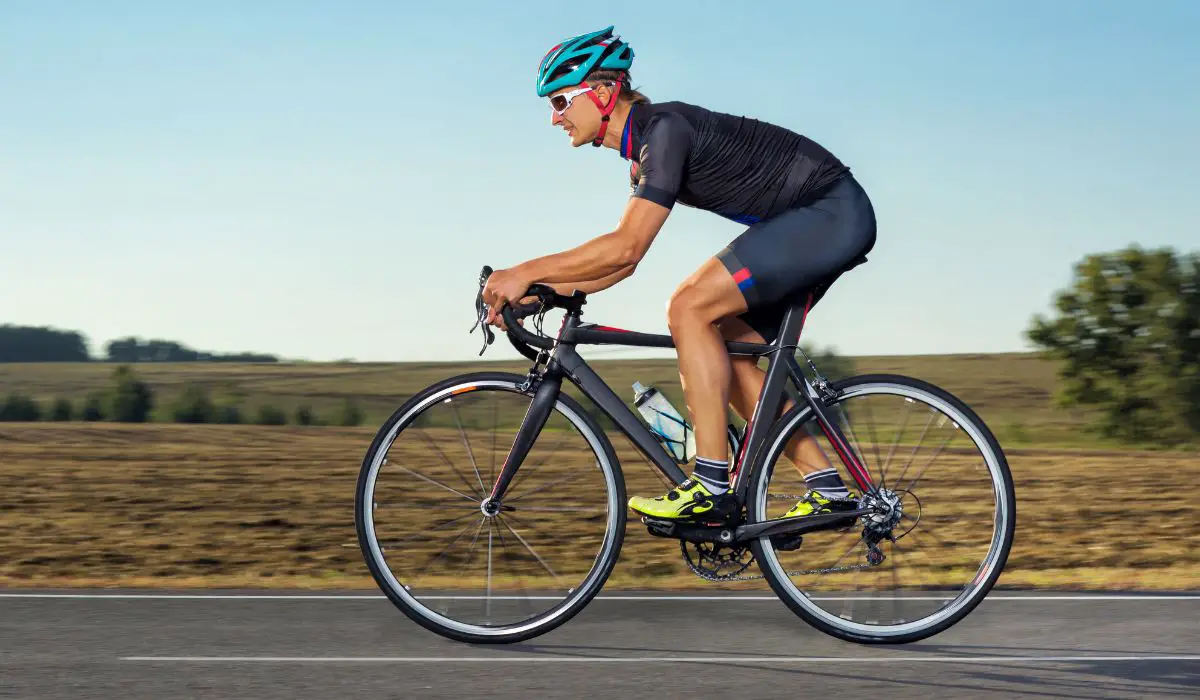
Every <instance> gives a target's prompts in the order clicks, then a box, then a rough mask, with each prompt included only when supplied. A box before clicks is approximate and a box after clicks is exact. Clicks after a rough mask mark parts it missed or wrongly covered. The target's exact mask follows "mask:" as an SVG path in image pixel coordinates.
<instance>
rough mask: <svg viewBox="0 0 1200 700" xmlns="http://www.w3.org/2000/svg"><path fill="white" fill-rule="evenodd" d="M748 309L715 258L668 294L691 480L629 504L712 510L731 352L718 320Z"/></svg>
mask: <svg viewBox="0 0 1200 700" xmlns="http://www.w3.org/2000/svg"><path fill="white" fill-rule="evenodd" d="M745 310H746V300H745V299H744V298H743V297H742V292H741V290H739V289H738V286H737V284H736V283H735V282H734V281H733V276H732V275H730V273H729V271H728V270H727V269H726V268H725V266H724V265H723V264H722V263H721V262H720V261H719V260H717V259H716V258H710V259H709V260H708V261H707V262H705V263H704V264H703V265H701V266H700V269H698V270H696V272H695V273H693V274H692V276H691V277H689V278H688V279H687V280H685V281H684V282H683V284H681V285H679V288H678V289H676V290H675V293H674V294H673V295H672V296H671V301H670V304H669V305H668V307H667V323H668V325H669V327H670V329H671V337H672V338H673V339H674V340H675V348H676V352H677V355H678V357H679V375H680V380H681V382H682V384H683V392H684V397H685V400H686V401H687V407H688V410H689V412H690V413H691V416H692V425H693V429H694V430H695V432H696V468H695V469H694V470H693V472H692V477H693V478H692V479H691V480H689V481H691V482H692V483H689V484H687V485H685V487H684V488H682V489H672V490H671V491H670V492H668V493H667V495H665V496H662V497H659V498H653V499H651V498H644V497H640V496H634V497H632V498H630V499H629V506H630V507H631V508H632V509H633V510H635V511H637V512H640V513H643V514H645V515H649V516H651V517H658V518H682V517H690V516H693V515H700V514H702V513H705V512H708V511H709V510H712V508H713V507H714V504H713V503H712V501H711V500H709V499H708V498H707V497H708V496H713V495H720V494H722V493H724V492H725V491H727V490H728V487H729V455H728V451H729V447H728V444H727V443H726V436H725V427H726V425H727V421H728V415H729V414H728V412H727V411H728V406H729V383H730V380H731V376H732V375H731V370H730V366H729V353H728V351H726V349H725V343H724V341H723V340H722V338H721V331H720V330H719V329H718V328H717V326H716V322H717V320H718V319H721V318H723V317H725V316H729V315H731V314H737V313H741V312H743V311H745Z"/></svg>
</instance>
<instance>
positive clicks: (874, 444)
mask: <svg viewBox="0 0 1200 700" xmlns="http://www.w3.org/2000/svg"><path fill="white" fill-rule="evenodd" d="M864 406H865V407H866V411H867V434H868V435H869V436H870V438H871V448H872V449H873V450H874V452H875V464H877V465H880V471H879V481H880V485H879V487H880V488H884V487H885V486H886V485H887V484H886V483H885V482H884V481H883V469H882V465H883V459H882V458H881V457H880V456H879V440H878V439H877V438H876V437H875V413H874V412H873V411H872V410H871V402H870V401H865V402H864ZM869 471H870V469H869V468H868V472H869Z"/></svg>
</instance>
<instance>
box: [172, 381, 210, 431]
mask: <svg viewBox="0 0 1200 700" xmlns="http://www.w3.org/2000/svg"><path fill="white" fill-rule="evenodd" d="M216 412H217V409H216V406H214V405H213V402H212V399H211V398H209V395H208V391H207V390H205V388H204V387H202V386H199V385H196V384H188V385H187V387H186V388H184V390H183V394H181V395H180V396H179V398H177V399H176V400H175V403H174V404H173V405H172V406H171V416H172V418H173V419H174V420H175V422H176V423H212V422H213V421H214V420H215V419H216Z"/></svg>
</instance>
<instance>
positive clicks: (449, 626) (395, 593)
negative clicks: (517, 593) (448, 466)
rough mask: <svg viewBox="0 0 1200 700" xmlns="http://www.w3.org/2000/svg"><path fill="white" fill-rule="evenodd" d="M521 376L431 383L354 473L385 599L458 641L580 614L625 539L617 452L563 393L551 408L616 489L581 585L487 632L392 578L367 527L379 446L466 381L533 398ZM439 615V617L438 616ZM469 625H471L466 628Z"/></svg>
mask: <svg viewBox="0 0 1200 700" xmlns="http://www.w3.org/2000/svg"><path fill="white" fill-rule="evenodd" d="M525 379H526V377H525V375H520V374H512V373H506V372H474V373H469V374H463V375H458V376H455V377H450V378H447V379H444V380H442V381H440V382H437V383H435V384H432V385H430V386H429V387H427V388H425V389H423V390H422V391H420V392H418V393H417V394H415V395H413V396H412V397H411V398H409V399H408V401H406V402H405V403H404V404H403V405H401V406H400V408H398V409H396V411H395V412H393V413H392V415H391V416H390V417H389V418H388V419H387V420H386V421H385V422H384V424H383V425H382V426H381V427H380V429H379V430H378V431H377V433H376V435H375V438H374V440H373V441H372V443H371V445H370V447H369V448H368V450H367V452H366V455H365V456H364V458H363V462H362V466H361V468H360V471H359V478H358V483H357V487H356V490H355V499H354V506H355V508H354V510H355V513H354V520H355V528H356V530H357V533H358V541H359V548H360V550H361V552H362V555H363V558H364V560H365V562H366V564H367V568H368V569H369V571H370V572H371V576H372V577H373V578H374V580H375V583H376V585H377V586H378V587H379V588H380V590H381V591H383V593H384V594H385V595H386V596H387V598H388V599H389V600H390V601H391V602H392V604H393V605H394V606H396V607H397V608H398V609H399V610H400V611H401V612H402V613H404V614H405V615H406V616H407V617H408V618H409V619H411V620H413V621H414V622H416V623H417V624H419V625H421V626H422V627H424V628H426V629H428V630H430V631H432V632H434V633H436V634H439V635H441V636H443V637H447V638H449V639H453V640H456V641H460V642H469V643H482V644H511V643H514V642H520V641H524V640H527V639H530V638H532V637H536V636H538V635H542V634H545V633H547V632H549V631H551V630H553V629H554V628H556V627H558V626H559V625H562V624H563V623H565V622H567V621H568V620H570V619H571V618H572V617H574V616H575V615H576V614H578V613H579V611H580V610H582V609H583V608H584V607H585V606H586V605H587V604H588V603H589V602H591V600H592V599H593V598H594V597H595V596H596V594H597V593H599V592H600V590H601V589H602V588H603V586H604V584H605V582H606V581H607V580H608V577H609V575H610V574H611V573H612V570H613V567H614V566H615V565H616V562H617V560H618V559H619V557H620V552H621V546H622V544H623V542H624V536H625V525H626V512H625V505H626V492H625V479H624V475H623V473H622V471H621V465H620V462H619V461H618V460H617V455H616V451H615V450H614V449H613V447H612V444H611V442H610V441H609V439H608V437H607V435H605V433H604V431H603V429H601V428H600V426H599V425H598V424H597V422H596V421H595V419H593V418H592V417H591V416H590V415H589V414H588V413H587V412H586V411H585V410H584V409H583V408H582V406H580V405H579V403H578V402H577V401H576V400H575V399H573V398H572V397H570V396H569V395H567V394H566V393H560V394H559V396H558V398H557V400H556V403H555V407H554V410H555V411H557V412H559V413H562V414H563V415H564V416H565V417H566V418H567V420H569V421H570V422H571V423H572V424H573V425H574V426H575V427H576V428H577V429H579V430H580V433H581V434H583V436H584V438H585V439H587V441H588V443H589V444H590V445H591V447H592V450H593V452H594V453H595V456H596V458H597V460H598V461H599V464H600V467H601V469H602V470H603V472H604V474H605V481H606V483H607V485H608V487H609V488H610V489H613V490H615V498H613V497H612V495H613V494H612V493H611V492H610V498H609V500H610V502H612V501H615V508H614V509H613V511H612V515H611V516H610V517H609V519H608V524H607V526H606V530H605V532H606V542H605V545H604V547H603V550H602V552H601V554H600V555H599V556H598V557H597V560H596V561H595V563H594V564H593V566H592V567H591V569H590V570H589V573H588V574H587V576H586V578H585V580H584V582H583V584H581V585H580V586H579V587H577V588H575V589H573V590H572V591H571V592H570V593H569V595H568V596H567V597H566V598H565V599H564V600H563V601H562V602H561V603H559V604H558V605H557V606H555V607H553V608H551V609H550V610H548V611H547V612H546V613H543V614H542V615H540V616H538V617H537V618H535V621H534V622H532V623H528V622H526V623H522V624H517V625H503V626H499V627H496V628H492V629H488V630H486V631H484V630H481V629H479V626H477V625H475V626H472V625H465V624H463V623H457V622H455V621H451V620H449V618H445V617H444V616H440V615H438V614H436V613H435V612H434V611H432V610H430V609H429V608H427V607H425V606H424V605H421V604H420V603H419V602H418V601H417V600H416V598H415V597H414V596H412V595H411V594H409V593H408V591H407V590H405V587H404V585H403V584H399V582H398V581H397V580H396V579H395V577H394V576H392V575H391V573H390V571H389V570H388V569H387V567H386V564H385V563H384V562H383V556H382V550H381V548H380V547H379V546H378V543H377V542H376V541H375V539H374V532H373V529H372V527H371V522H372V515H371V510H372V509H371V508H370V505H371V502H372V499H371V498H370V496H371V494H372V489H373V480H374V478H375V475H377V474H378V470H379V468H380V466H381V460H382V457H381V456H380V454H379V452H380V449H381V447H383V446H384V445H385V444H390V442H391V441H392V440H393V439H394V438H395V436H396V435H398V434H399V433H400V432H401V431H402V430H403V429H404V428H405V427H406V425H407V424H409V423H411V422H412V421H413V420H415V418H416V416H418V415H419V414H420V410H421V409H423V408H424V407H427V406H429V405H432V404H433V403H436V402H438V401H441V400H444V399H445V398H446V397H447V396H449V395H450V392H452V391H453V390H454V389H455V388H458V387H463V386H465V385H475V386H479V385H487V386H490V387H493V388H497V387H508V389H506V390H508V391H515V392H517V393H520V394H523V395H525V396H528V397H530V398H531V399H532V397H533V392H532V391H524V392H521V391H519V389H518V388H517V387H518V386H519V385H520V384H522V382H524V381H525ZM439 617H441V618H442V620H444V621H441V620H439V619H438V618H439ZM472 627H474V628H475V629H471V628H472Z"/></svg>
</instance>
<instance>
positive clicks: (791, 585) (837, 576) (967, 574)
mask: <svg viewBox="0 0 1200 700" xmlns="http://www.w3.org/2000/svg"><path fill="white" fill-rule="evenodd" d="M832 388H833V390H834V391H835V392H836V394H837V398H836V399H835V400H834V401H833V402H832V405H830V406H829V407H828V410H827V413H828V414H829V417H830V419H831V420H832V421H833V422H835V423H837V424H838V426H839V427H840V429H841V431H842V433H843V434H844V435H845V437H846V439H847V440H848V441H849V442H850V448H851V449H852V450H853V451H854V452H855V454H856V456H857V457H858V459H859V460H860V461H861V462H862V463H863V464H864V465H865V466H866V467H867V468H868V471H870V473H871V478H872V480H873V481H874V483H875V485H876V486H877V487H879V489H880V492H879V494H878V495H876V496H873V497H871V498H869V499H865V500H866V501H867V503H868V504H872V505H874V506H876V507H877V508H878V510H877V511H876V512H875V513H873V514H870V515H863V516H860V517H859V518H858V519H857V520H854V521H851V522H850V523H848V524H842V526H841V527H839V528H838V529H832V530H827V531H820V532H810V533H807V534H805V535H804V536H803V538H802V539H799V540H797V538H792V540H791V541H790V542H789V541H787V540H785V539H781V538H779V537H776V538H774V539H772V538H761V539H759V540H756V541H755V542H753V543H752V547H753V550H754V555H755V557H756V559H757V561H758V564H759V567H760V569H761V570H762V573H763V575H764V576H765V577H766V579H767V581H768V582H769V583H770V585H771V588H772V589H773V590H774V591H775V593H776V594H777V595H778V596H779V597H780V599H781V600H782V601H783V602H784V603H785V604H787V606H788V607H789V608H791V609H792V611H793V612H795V613H796V614H797V615H799V616H800V617H801V618H803V619H804V620H805V621H806V622H808V623H809V624H811V625H813V626H814V627H816V628H817V629H819V630H821V631H823V632H825V633H827V634H830V635H832V636H835V637H838V638H841V639H845V640H848V641H853V642H859V643H892V644H899V643H906V642H912V641H916V640H919V639H924V638H926V637H929V636H931V635H934V634H937V633H938V632H941V631H943V630H945V629H947V628H948V627H950V626H951V625H953V624H955V623H957V622H958V621H959V620H961V619H962V618H963V617H965V616H966V615H967V613H969V612H970V611H971V610H972V609H974V608H975V606H976V605H978V604H979V603H980V602H981V601H982V600H983V598H984V596H986V595H987V593H988V591H989V590H991V588H992V585H993V584H994V583H995V582H996V579H997V578H998V577H999V576H1000V572H1001V571H1002V570H1003V568H1004V564H1005V562H1006V560H1007V559H1008V553H1009V550H1010V548H1011V547H1012V541H1013V528H1014V523H1015V521H1016V502H1015V499H1014V496H1013V482H1012V475H1011V474H1010V473H1009V468H1008V462H1007V460H1006V459H1005V456H1004V452H1003V451H1002V450H1001V449H1000V445H999V444H998V443H997V442H996V439H995V437H994V436H993V435H992V433H991V432H990V431H989V430H988V428H987V426H986V425H984V423H983V421H982V420H980V418H979V416H977V415H976V414H975V413H974V412H973V411H971V409H970V408H969V407H968V406H967V405H966V404H964V403H963V402H962V401H960V400H959V399H957V398H956V397H954V396H953V395H951V394H950V393H948V392H946V391H944V390H942V389H940V388H938V387H936V386H933V385H931V384H928V383H926V382H923V381H920V380H918V379H912V378H909V377H902V376H897V375H866V376H860V377H853V378H850V379H847V380H843V381H840V382H836V383H834V384H833V385H832ZM765 445H766V446H765V452H764V453H763V459H762V461H761V462H759V463H758V464H757V465H756V473H755V474H754V475H753V476H752V479H753V481H752V482H751V490H750V493H749V495H748V503H747V511H748V512H747V515H748V520H749V521H750V522H762V521H764V520H770V519H773V518H780V517H783V515H784V513H785V512H786V511H787V510H788V509H789V508H791V507H792V505H793V504H795V503H796V502H797V500H798V499H799V498H800V496H802V495H803V494H804V492H805V490H806V488H805V486H804V481H803V477H802V474H801V471H803V472H811V471H815V470H816V469H819V468H822V467H823V466H824V464H822V462H823V461H824V460H823V458H822V457H821V452H823V453H824V454H825V455H828V456H829V459H830V460H831V461H832V463H833V465H834V466H836V467H838V471H839V472H840V473H841V474H842V478H843V480H844V481H845V483H846V485H847V486H848V487H849V488H850V490H851V491H852V492H857V491H858V489H857V488H856V486H855V482H854V481H853V480H852V479H851V478H850V476H849V473H848V471H847V470H846V469H845V467H844V466H843V465H841V463H840V461H839V460H838V458H837V456H836V455H837V452H836V451H835V450H834V449H832V447H831V446H830V445H829V443H828V442H826V440H825V438H824V437H823V433H822V432H821V430H820V428H819V427H818V424H817V421H816V417H815V415H814V414H813V411H812V409H811V408H809V406H808V405H801V406H797V407H795V408H793V409H792V410H791V411H789V412H788V414H787V415H785V416H784V417H783V418H781V419H780V421H779V423H778V425H777V427H776V428H775V430H774V431H773V432H772V434H771V435H770V437H768V438H767V442H766V443H765ZM789 462H790V463H789ZM793 465H794V466H793ZM796 467H801V468H802V469H798V468H796ZM856 495H857V496H859V497H861V496H862V495H863V494H861V493H856Z"/></svg>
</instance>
